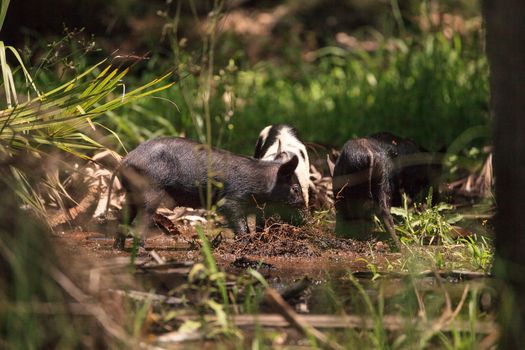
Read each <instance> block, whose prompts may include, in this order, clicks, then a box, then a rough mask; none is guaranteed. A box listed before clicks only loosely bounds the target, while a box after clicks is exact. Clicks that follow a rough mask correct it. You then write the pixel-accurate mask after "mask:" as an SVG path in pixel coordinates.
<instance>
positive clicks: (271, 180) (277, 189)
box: [114, 137, 304, 249]
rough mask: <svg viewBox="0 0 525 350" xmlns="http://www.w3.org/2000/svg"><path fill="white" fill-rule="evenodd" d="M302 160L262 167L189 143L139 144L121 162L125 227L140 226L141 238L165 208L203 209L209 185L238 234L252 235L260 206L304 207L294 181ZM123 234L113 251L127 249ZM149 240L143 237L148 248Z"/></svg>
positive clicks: (169, 139)
mask: <svg viewBox="0 0 525 350" xmlns="http://www.w3.org/2000/svg"><path fill="white" fill-rule="evenodd" d="M210 152H211V153H210ZM297 164H298V158H297V157H296V156H292V157H291V158H290V159H288V160H287V161H286V162H282V161H272V162H268V161H261V160H258V159H254V158H249V157H245V156H240V155H236V154H233V153H230V152H227V151H223V150H219V149H212V150H211V151H208V150H207V148H206V146H204V145H202V144H199V143H196V142H193V141H190V140H188V139H184V138H177V137H166V138H159V139H154V140H150V141H147V142H144V143H142V144H140V145H139V146H138V147H137V148H135V149H134V150H133V151H131V152H130V153H129V154H128V155H127V156H126V157H125V158H124V159H123V161H122V164H121V166H120V168H119V170H118V173H119V177H120V178H121V181H122V184H123V186H124V188H125V190H126V204H125V206H124V208H123V210H122V214H121V215H120V216H121V218H120V220H121V223H123V224H126V225H129V224H130V223H131V222H132V221H133V220H134V219H135V217H137V216H138V217H139V219H140V221H141V233H142V234H144V228H145V226H146V225H147V224H150V223H151V220H152V216H153V214H154V213H155V211H156V209H157V207H158V206H159V205H160V203H161V202H163V201H165V200H172V201H173V202H174V204H176V205H179V206H188V207H193V208H198V207H204V206H205V204H206V199H205V198H206V191H207V183H208V180H209V179H211V184H212V186H211V199H212V203H213V204H217V206H218V211H219V213H220V214H223V215H225V217H226V219H227V222H228V225H229V227H231V228H232V229H233V231H234V232H235V233H236V234H244V233H246V232H248V227H247V220H246V215H247V214H248V213H251V212H255V211H256V205H257V204H258V205H263V204H265V203H267V202H268V203H271V202H277V203H282V204H285V205H290V206H302V205H303V202H304V201H303V196H302V192H301V186H300V184H299V183H298V181H297V178H296V176H295V175H294V171H295V168H296V167H297ZM124 239H125V236H124V235H123V234H121V233H120V234H119V235H118V236H117V237H116V239H115V243H114V247H115V248H118V249H123V247H124ZM143 239H144V235H143V236H142V244H143Z"/></svg>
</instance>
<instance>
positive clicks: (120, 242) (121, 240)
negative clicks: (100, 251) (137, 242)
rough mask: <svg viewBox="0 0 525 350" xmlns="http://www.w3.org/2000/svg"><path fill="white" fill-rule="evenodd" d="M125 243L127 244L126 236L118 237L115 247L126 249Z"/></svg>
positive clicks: (114, 242)
mask: <svg viewBox="0 0 525 350" xmlns="http://www.w3.org/2000/svg"><path fill="white" fill-rule="evenodd" d="M125 244H126V238H125V237H116V238H115V240H114V241H113V249H115V250H124V246H125Z"/></svg>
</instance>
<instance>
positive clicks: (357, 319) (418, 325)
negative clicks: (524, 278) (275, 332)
mask: <svg viewBox="0 0 525 350" xmlns="http://www.w3.org/2000/svg"><path fill="white" fill-rule="evenodd" d="M231 317H232V322H233V324H235V326H237V327H241V328H242V327H253V326H255V325H258V326H261V327H273V328H287V327H294V326H293V325H292V324H291V323H290V322H288V320H287V319H286V318H285V317H284V316H283V315H280V314H259V315H235V316H231ZM176 319H177V320H178V321H179V322H184V321H187V320H193V321H198V320H200V319H201V318H199V317H198V316H178V317H176ZM295 319H296V320H298V321H299V322H301V324H306V325H308V326H309V327H315V328H320V329H359V330H374V329H375V328H376V327H377V319H376V318H374V317H370V316H354V315H346V316H338V315H299V314H295ZM204 320H205V321H206V322H217V317H216V316H213V315H209V316H205V317H204ZM436 322H438V321H437V320H429V321H428V322H421V320H419V319H414V320H409V319H407V318H406V317H402V316H397V315H385V316H383V322H382V325H383V328H384V329H385V330H386V331H389V332H399V331H404V330H407V329H411V330H412V329H413V330H415V331H419V332H422V331H425V330H426V329H428V327H432V326H433V325H434V323H436ZM294 328H295V327H294ZM498 329H499V327H498V325H497V324H496V323H495V322H493V321H477V322H476V323H475V326H474V328H472V323H471V322H470V321H461V320H454V321H452V322H450V323H448V324H446V325H443V326H442V327H441V329H440V331H441V332H444V333H449V332H471V331H474V332H475V333H476V334H492V333H493V332H494V331H497V330H498Z"/></svg>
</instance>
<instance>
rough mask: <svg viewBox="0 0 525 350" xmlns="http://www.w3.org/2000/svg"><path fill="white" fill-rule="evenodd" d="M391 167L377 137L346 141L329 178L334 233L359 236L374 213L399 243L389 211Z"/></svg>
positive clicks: (390, 161) (369, 222) (368, 225)
mask: <svg viewBox="0 0 525 350" xmlns="http://www.w3.org/2000/svg"><path fill="white" fill-rule="evenodd" d="M392 170H393V162H392V160H391V159H390V157H389V156H388V153H387V152H386V150H385V149H384V147H381V145H380V144H379V143H378V142H377V141H375V140H369V139H366V138H361V139H355V140H350V141H348V142H346V143H345V145H344V146H343V148H342V149H341V155H340V156H339V158H338V159H337V162H336V163H335V167H334V174H333V179H332V187H333V192H334V197H335V209H336V233H337V234H339V235H344V236H349V235H350V236H352V237H354V238H359V237H362V236H363V234H366V233H367V232H368V231H369V230H370V228H371V218H372V216H373V215H374V214H376V215H377V216H379V217H380V218H382V219H383V222H384V223H385V226H386V228H387V230H388V232H389V233H390V235H391V236H392V239H393V240H394V242H395V243H396V244H397V245H399V240H398V239H397V236H396V234H395V231H394V222H393V219H392V216H391V214H390V206H391V197H392V186H391V179H390V176H391V174H392Z"/></svg>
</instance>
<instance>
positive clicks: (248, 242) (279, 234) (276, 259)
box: [55, 223, 396, 279]
mask: <svg viewBox="0 0 525 350" xmlns="http://www.w3.org/2000/svg"><path fill="white" fill-rule="evenodd" d="M170 231H171V230H170ZM172 232H175V233H176V234H172V235H167V234H164V233H162V232H161V231H160V230H158V229H155V230H154V231H152V232H150V235H149V237H147V239H146V251H151V250H154V251H155V252H157V253H158V254H159V255H160V256H161V257H162V258H164V259H165V260H166V261H177V262H185V261H191V262H195V261H200V260H201V259H202V257H201V253H200V247H201V245H200V241H199V239H198V237H197V235H196V233H195V230H194V228H193V227H191V226H189V225H184V226H181V225H177V227H176V228H174V229H173V231H172ZM223 235H224V236H226V235H227V234H226V232H225V231H224V232H221V233H220V234H219V236H217V238H216V239H215V240H213V239H212V245H214V246H215V248H214V256H215V259H216V260H217V263H218V264H219V265H220V266H222V267H223V268H226V270H228V271H230V272H234V273H235V272H236V271H237V270H240V269H246V268H248V267H252V268H255V267H256V268H258V269H259V270H264V275H265V276H270V277H271V276H280V277H283V276H284V277H289V278H291V279H293V278H298V277H301V276H304V275H306V274H307V275H309V276H310V277H313V278H316V277H317V278H322V277H326V275H327V272H328V271H329V272H330V273H331V274H332V273H334V272H337V271H341V272H342V273H344V272H346V271H348V270H349V269H350V270H352V271H363V270H368V268H367V266H366V265H367V262H368V261H373V262H374V263H375V264H378V263H379V264H381V262H382V261H383V260H384V258H385V257H386V258H389V259H390V258H391V257H393V256H395V255H396V254H394V253H390V250H389V247H388V245H387V244H385V243H383V242H380V241H377V242H376V241H368V242H362V241H354V240H350V239H342V238H336V237H334V236H333V234H331V233H329V232H326V231H323V230H319V229H315V228H313V227H308V226H305V227H302V228H298V227H294V226H290V225H287V224H278V223H273V224H271V225H270V226H269V227H268V228H267V229H266V230H265V231H264V232H260V233H252V234H249V235H246V236H243V237H238V238H221V237H223ZM55 239H56V240H57V241H59V242H57V243H58V244H59V245H62V246H63V247H64V249H65V250H66V252H69V254H71V255H75V254H76V253H77V252H78V251H79V250H81V251H82V252H83V254H84V255H87V256H88V257H90V258H92V259H94V260H98V261H101V260H105V259H111V258H115V257H127V256H130V254H131V246H132V242H131V241H132V240H131V239H128V240H127V242H126V247H127V248H126V250H124V251H118V250H114V249H113V247H112V244H113V239H112V237H111V235H106V234H104V233H100V232H92V231H90V232H82V231H69V232H63V233H61V234H58V235H56V236H55ZM147 257H148V254H147V253H146V254H142V256H141V257H140V258H147ZM265 264H266V265H265Z"/></svg>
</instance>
